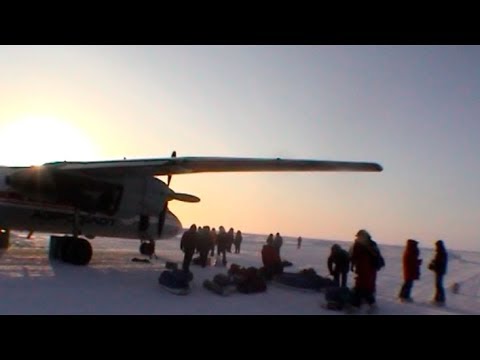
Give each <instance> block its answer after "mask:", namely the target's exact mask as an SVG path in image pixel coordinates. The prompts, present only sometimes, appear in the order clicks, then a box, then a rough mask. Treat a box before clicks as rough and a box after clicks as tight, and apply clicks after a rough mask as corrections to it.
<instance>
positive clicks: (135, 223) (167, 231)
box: [0, 167, 182, 240]
mask: <svg viewBox="0 0 480 360" xmlns="http://www.w3.org/2000/svg"><path fill="white" fill-rule="evenodd" d="M16 170H17V169H15V168H8V167H2V168H0V227H1V228H6V229H11V230H25V231H35V232H45V233H52V234H72V229H73V221H74V213H75V210H74V208H73V207H71V206H68V205H63V204H61V203H58V202H57V203H56V202H52V201H47V200H38V199H37V200H34V199H31V198H28V197H27V196H24V195H21V194H19V193H18V192H16V191H15V190H13V189H12V188H11V187H10V186H9V185H8V184H7V180H6V179H7V177H8V176H9V175H10V174H11V173H13V172H14V171H16ZM152 179H153V180H154V181H158V182H160V183H161V184H163V182H161V181H159V180H157V179H154V178H152ZM161 184H159V185H160V186H161ZM146 196H148V194H147V195H146ZM124 199H125V196H123V199H122V205H123V206H124V205H125V201H123V200H124ZM138 212H141V211H137V214H135V213H134V212H130V213H129V212H128V211H123V212H120V211H119V212H117V213H116V214H114V215H112V216H108V215H104V214H98V213H94V214H92V213H87V212H84V211H80V212H79V213H78V225H79V230H80V233H81V234H82V235H84V236H86V237H90V238H91V237H95V236H102V237H117V238H130V239H148V240H158V239H168V238H171V237H174V236H175V235H177V234H178V233H179V232H180V231H181V229H182V225H181V223H180V221H179V220H178V218H177V217H176V216H175V215H174V214H173V213H172V212H171V211H169V210H167V213H166V215H165V223H164V225H163V229H162V230H161V231H159V229H158V222H159V217H158V215H153V214H150V215H149V214H148V212H143V214H140V213H138Z"/></svg>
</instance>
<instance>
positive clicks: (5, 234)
mask: <svg viewBox="0 0 480 360" xmlns="http://www.w3.org/2000/svg"><path fill="white" fill-rule="evenodd" d="M9 247H10V230H8V229H0V249H8V248H9Z"/></svg>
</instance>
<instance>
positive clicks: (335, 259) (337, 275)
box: [327, 244, 350, 287]
mask: <svg viewBox="0 0 480 360" xmlns="http://www.w3.org/2000/svg"><path fill="white" fill-rule="evenodd" d="M327 265H328V271H329V272H330V275H332V276H333V281H334V283H335V286H337V287H338V286H340V285H341V286H342V287H345V286H347V276H348V270H349V269H350V266H349V265H350V259H349V255H348V252H347V251H346V250H343V249H342V248H341V247H340V245H338V244H334V245H332V249H331V253H330V256H329V257H328V261H327Z"/></svg>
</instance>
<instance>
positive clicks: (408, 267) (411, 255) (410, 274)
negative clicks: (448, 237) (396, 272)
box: [398, 239, 448, 305]
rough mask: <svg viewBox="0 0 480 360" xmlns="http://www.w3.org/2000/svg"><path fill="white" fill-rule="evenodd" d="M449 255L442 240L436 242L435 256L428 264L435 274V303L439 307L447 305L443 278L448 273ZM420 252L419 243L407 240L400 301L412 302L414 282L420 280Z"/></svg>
mask: <svg viewBox="0 0 480 360" xmlns="http://www.w3.org/2000/svg"><path fill="white" fill-rule="evenodd" d="M447 263H448V255H447V250H446V249H445V244H444V243H443V241H442V240H438V241H436V242H435V255H434V257H433V259H432V260H431V261H430V263H429V264H428V269H429V270H431V271H433V272H434V274H435V295H434V298H433V302H434V303H435V304H437V305H443V304H445V289H444V287H443V278H444V276H445V274H446V273H447ZM421 265H422V259H420V250H419V248H418V241H416V240H413V239H408V240H407V245H406V247H405V251H404V253H403V280H404V282H403V285H402V287H401V289H400V293H399V295H398V297H399V299H400V301H402V302H411V301H413V300H412V297H411V292H412V287H413V282H414V281H415V280H419V279H420V266H421Z"/></svg>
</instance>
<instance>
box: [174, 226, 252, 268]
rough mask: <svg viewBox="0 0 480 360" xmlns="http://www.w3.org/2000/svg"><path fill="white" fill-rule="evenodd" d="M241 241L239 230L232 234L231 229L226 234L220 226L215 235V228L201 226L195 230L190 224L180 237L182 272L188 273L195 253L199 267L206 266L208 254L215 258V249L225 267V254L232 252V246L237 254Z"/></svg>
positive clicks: (195, 227)
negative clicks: (182, 255) (182, 254)
mask: <svg viewBox="0 0 480 360" xmlns="http://www.w3.org/2000/svg"><path fill="white" fill-rule="evenodd" d="M242 240H243V236H242V232H241V231H240V230H238V231H237V232H236V233H234V230H233V228H230V229H229V230H228V232H227V231H225V228H224V227H223V226H220V227H219V229H218V233H217V231H216V230H215V228H212V229H210V227H209V226H203V227H198V229H197V226H196V225H195V224H192V225H191V226H190V229H188V230H187V231H185V233H184V234H183V235H182V240H181V241H180V249H181V250H182V251H183V252H184V258H183V265H182V268H183V270H184V271H187V272H188V271H189V269H190V263H191V261H192V258H193V255H194V254H195V252H198V253H199V262H200V265H201V266H202V267H205V266H207V260H208V254H209V253H210V256H215V247H216V248H217V256H222V262H223V265H226V264H227V255H226V253H227V252H230V253H231V252H232V245H233V246H234V247H235V248H234V251H235V253H236V254H239V253H240V245H241V244H242Z"/></svg>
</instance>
